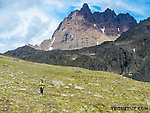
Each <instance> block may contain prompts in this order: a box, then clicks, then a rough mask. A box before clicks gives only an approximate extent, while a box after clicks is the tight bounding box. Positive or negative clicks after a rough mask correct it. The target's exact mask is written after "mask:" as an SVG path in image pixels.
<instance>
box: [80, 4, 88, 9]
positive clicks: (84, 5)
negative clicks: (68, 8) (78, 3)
mask: <svg viewBox="0 0 150 113" xmlns="http://www.w3.org/2000/svg"><path fill="white" fill-rule="evenodd" d="M85 10H90V8H89V6H88V4H87V3H84V4H83V6H82V8H81V10H80V11H85Z"/></svg>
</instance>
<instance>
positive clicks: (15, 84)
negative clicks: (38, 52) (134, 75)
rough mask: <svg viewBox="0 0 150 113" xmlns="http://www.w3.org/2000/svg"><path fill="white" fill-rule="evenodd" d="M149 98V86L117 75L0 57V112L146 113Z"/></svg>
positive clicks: (149, 106)
mask: <svg viewBox="0 0 150 113" xmlns="http://www.w3.org/2000/svg"><path fill="white" fill-rule="evenodd" d="M41 78H44V79H46V87H45V90H44V95H43V96H41V95H40V92H39V82H40V79H41ZM149 95H150V83H144V82H139V81H135V80H132V79H129V78H126V77H123V76H121V75H116V74H113V73H108V72H102V71H90V70H86V69H82V68H74V67H64V66H52V65H47V64H39V63H32V62H27V61H23V60H19V59H16V58H9V57H5V56H0V111H1V112H9V113H12V112H13V113H14V112H17V113H18V112H20V113H24V112H27V113H30V112H36V113H37V112H38V113H40V112H41V113H46V112H47V113H48V112H54V113H57V112H58V113H59V112H60V113H61V112H69V113H73V112H77V113H85V112H89V113H92V112H93V113H100V112H101V113H110V112H113V113H114V112H121V113H123V112H126V113H129V112H130V113H138V112H139V113H141V112H142V113H149V112H150V96H149ZM125 107H128V109H127V108H126V110H125ZM134 107H136V108H134ZM138 107H140V109H138ZM142 107H143V108H142ZM131 108H132V109H131ZM147 108H148V109H149V110H148V109H147ZM121 109H122V110H121ZM123 109H124V110H123Z"/></svg>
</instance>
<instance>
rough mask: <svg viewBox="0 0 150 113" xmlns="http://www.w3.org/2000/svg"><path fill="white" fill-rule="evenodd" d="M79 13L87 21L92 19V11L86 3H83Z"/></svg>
mask: <svg viewBox="0 0 150 113" xmlns="http://www.w3.org/2000/svg"><path fill="white" fill-rule="evenodd" d="M79 14H81V15H83V17H84V18H85V19H87V20H89V21H91V19H92V13H91V10H90V8H89V6H88V4H87V3H84V4H83V6H82V8H81V9H80V10H79Z"/></svg>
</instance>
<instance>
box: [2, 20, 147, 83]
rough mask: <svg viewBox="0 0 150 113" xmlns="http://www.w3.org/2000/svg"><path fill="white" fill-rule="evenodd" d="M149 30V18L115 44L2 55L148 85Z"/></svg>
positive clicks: (109, 42) (110, 42) (21, 50)
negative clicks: (111, 75)
mask: <svg viewBox="0 0 150 113" xmlns="http://www.w3.org/2000/svg"><path fill="white" fill-rule="evenodd" d="M149 26H150V18H148V19H147V20H144V21H142V22H140V23H139V24H137V25H135V26H133V27H132V28H131V29H129V30H128V31H126V32H124V33H122V35H121V36H120V37H119V38H118V39H117V40H116V41H114V42H113V41H107V42H104V43H102V44H101V45H97V46H92V47H85V48H82V49H77V50H65V51H62V50H52V51H41V50H40V51H39V50H35V49H33V48H29V47H26V48H24V47H22V48H18V49H16V50H14V51H8V52H6V53H5V55H9V56H14V57H18V58H21V59H24V60H29V61H34V62H40V63H48V64H53V65H65V66H76V67H82V68H86V69H90V70H100V71H108V72H113V73H117V74H121V75H124V76H127V77H129V78H132V79H136V80H139V81H144V82H150V75H149V73H150V64H149V59H150V53H149V51H150V48H149V43H150V29H149ZM143 31H144V32H143ZM139 33H140V35H139Z"/></svg>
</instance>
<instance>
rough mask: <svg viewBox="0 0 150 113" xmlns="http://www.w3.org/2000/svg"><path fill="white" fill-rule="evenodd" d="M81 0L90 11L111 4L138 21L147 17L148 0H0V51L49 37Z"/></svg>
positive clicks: (37, 42) (149, 8)
mask: <svg viewBox="0 0 150 113" xmlns="http://www.w3.org/2000/svg"><path fill="white" fill-rule="evenodd" d="M83 3H88V5H89V7H90V9H91V10H92V12H94V11H99V12H101V11H104V10H105V9H106V8H111V9H112V10H114V11H115V12H116V13H117V14H118V13H130V14H131V15H132V16H133V17H134V18H135V19H136V20H137V21H139V20H143V19H146V18H148V17H150V0H114V1H113V0H0V52H6V51H8V50H12V49H16V48H17V47H20V46H24V45H25V44H29V43H30V44H38V45H39V44H40V43H41V42H42V41H43V40H44V39H50V38H51V36H52V34H53V32H54V31H55V29H56V28H57V27H58V25H59V23H60V22H61V21H62V20H63V19H64V18H65V17H66V16H67V15H68V14H69V13H70V12H71V11H74V10H77V9H80V8H81V7H82V5H83Z"/></svg>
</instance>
